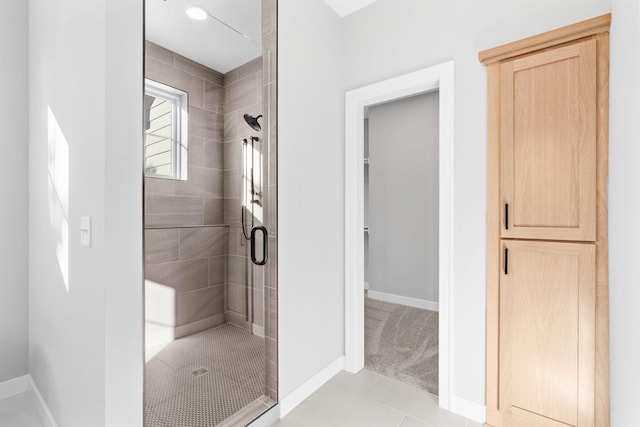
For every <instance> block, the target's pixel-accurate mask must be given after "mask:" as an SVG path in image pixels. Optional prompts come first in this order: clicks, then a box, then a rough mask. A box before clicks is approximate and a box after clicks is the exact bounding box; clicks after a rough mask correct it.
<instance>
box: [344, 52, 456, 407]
mask: <svg viewBox="0 0 640 427" xmlns="http://www.w3.org/2000/svg"><path fill="white" fill-rule="evenodd" d="M434 91H438V92H439V145H438V151H439V154H438V166H439V177H438V178H439V179H438V181H439V183H438V202H439V207H438V217H439V224H438V297H439V303H438V306H439V315H438V337H439V354H438V383H439V386H438V388H439V404H440V406H441V407H442V408H444V409H449V405H450V397H451V389H450V379H451V377H452V372H453V364H452V363H451V361H450V357H451V349H450V345H451V344H450V343H451V327H450V325H451V313H452V307H451V302H452V301H451V298H450V296H451V295H452V291H453V274H452V272H453V257H452V254H453V229H452V226H453V62H452V61H451V62H447V63H444V64H440V65H437V66H434V67H430V68H426V69H423V70H419V71H416V72H413V73H409V74H405V75H402V76H399V77H396V78H392V79H390V80H385V81H382V82H379V83H375V84H372V85H369V86H366V87H363V88H359V89H354V90H351V91H349V92H347V93H346V106H345V131H346V132H345V234H346V238H345V359H346V363H345V365H346V369H347V371H349V372H358V371H360V370H361V369H362V368H363V367H364V365H365V326H364V323H365V314H364V305H365V278H364V275H365V267H364V261H365V244H364V239H363V237H362V236H363V234H362V233H363V230H364V229H365V226H366V224H365V208H364V194H365V185H364V168H365V164H364V162H363V159H364V158H365V151H364V148H365V144H364V141H365V126H364V124H365V112H366V110H367V108H369V107H373V106H377V105H380V104H384V103H388V102H390V101H393V100H402V99H405V98H408V97H411V96H415V95H419V94H425V93H429V92H434Z"/></svg>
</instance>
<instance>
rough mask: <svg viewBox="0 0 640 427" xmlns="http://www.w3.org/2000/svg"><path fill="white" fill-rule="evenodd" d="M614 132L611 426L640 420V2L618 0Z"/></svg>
mask: <svg viewBox="0 0 640 427" xmlns="http://www.w3.org/2000/svg"><path fill="white" fill-rule="evenodd" d="M612 14H613V22H612V27H611V74H610V81H611V87H610V106H611V119H610V123H609V124H610V132H609V140H610V141H609V245H610V248H609V278H610V282H609V289H610V290H609V295H610V307H609V317H610V328H609V330H610V335H611V348H610V351H611V354H610V361H611V362H610V366H611V426H612V427H624V426H630V425H634V424H637V418H638V407H639V406H640V398H639V397H638V391H637V390H638V384H640V366H639V365H638V360H640V311H638V302H639V301H640V264H639V263H638V259H640V250H639V249H638V244H637V242H638V241H639V240H640V223H639V222H638V218H640V196H639V191H638V186H639V184H640V168H638V162H639V160H640V143H639V141H640V120H638V118H640V54H639V53H640V7H639V6H638V2H637V0H612Z"/></svg>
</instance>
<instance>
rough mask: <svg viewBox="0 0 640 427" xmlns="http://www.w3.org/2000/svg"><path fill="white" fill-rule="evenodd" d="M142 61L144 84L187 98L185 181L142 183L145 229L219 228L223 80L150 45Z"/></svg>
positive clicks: (156, 180) (212, 72)
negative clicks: (173, 90)
mask: <svg viewBox="0 0 640 427" xmlns="http://www.w3.org/2000/svg"><path fill="white" fill-rule="evenodd" d="M145 59H146V63H145V64H146V70H145V76H146V77H147V78H148V79H151V80H155V81H158V82H160V83H164V84H166V85H169V86H172V87H175V88H177V89H180V90H183V91H185V92H187V93H188V94H189V140H188V159H189V161H188V167H187V176H188V179H187V180H186V181H181V180H167V179H157V178H146V179H145V226H146V227H147V228H148V227H167V226H185V225H213V224H224V222H223V218H224V205H223V203H224V201H223V153H222V148H223V145H222V142H223V136H224V132H223V119H224V117H223V114H222V108H223V105H224V89H223V86H222V85H223V76H222V74H220V73H218V72H217V71H214V70H211V69H209V68H206V67H204V66H202V65H200V64H197V63H195V62H193V61H191V60H189V59H187V58H184V57H182V56H180V55H178V54H175V53H173V52H171V51H169V50H167V49H165V48H163V47H160V46H158V45H155V44H153V43H150V42H147V43H146V56H145Z"/></svg>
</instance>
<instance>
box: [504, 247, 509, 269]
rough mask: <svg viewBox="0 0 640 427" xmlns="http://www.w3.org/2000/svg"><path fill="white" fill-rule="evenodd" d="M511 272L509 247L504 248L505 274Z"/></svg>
mask: <svg viewBox="0 0 640 427" xmlns="http://www.w3.org/2000/svg"><path fill="white" fill-rule="evenodd" d="M507 274H509V249H507V248H504V275H505V276H506V275H507Z"/></svg>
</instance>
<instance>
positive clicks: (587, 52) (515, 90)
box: [500, 40, 597, 241]
mask: <svg viewBox="0 0 640 427" xmlns="http://www.w3.org/2000/svg"><path fill="white" fill-rule="evenodd" d="M595 63H596V41H595V40H588V41H583V42H579V43H575V44H572V45H568V46H565V47H561V48H557V49H553V50H550V51H546V52H542V53H538V54H533V55H530V56H527V57H523V58H519V59H515V60H511V61H506V62H504V63H503V64H501V68H500V74H501V95H500V99H501V111H500V114H501V128H500V147H501V152H500V155H501V161H500V165H501V199H502V203H503V206H504V211H503V213H502V225H503V226H502V229H501V236H502V237H510V238H528V239H544V240H577V241H594V240H595V224H596V185H595V183H596V167H595V165H596V136H597V134H596V131H597V129H596V66H595ZM507 205H508V206H507Z"/></svg>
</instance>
